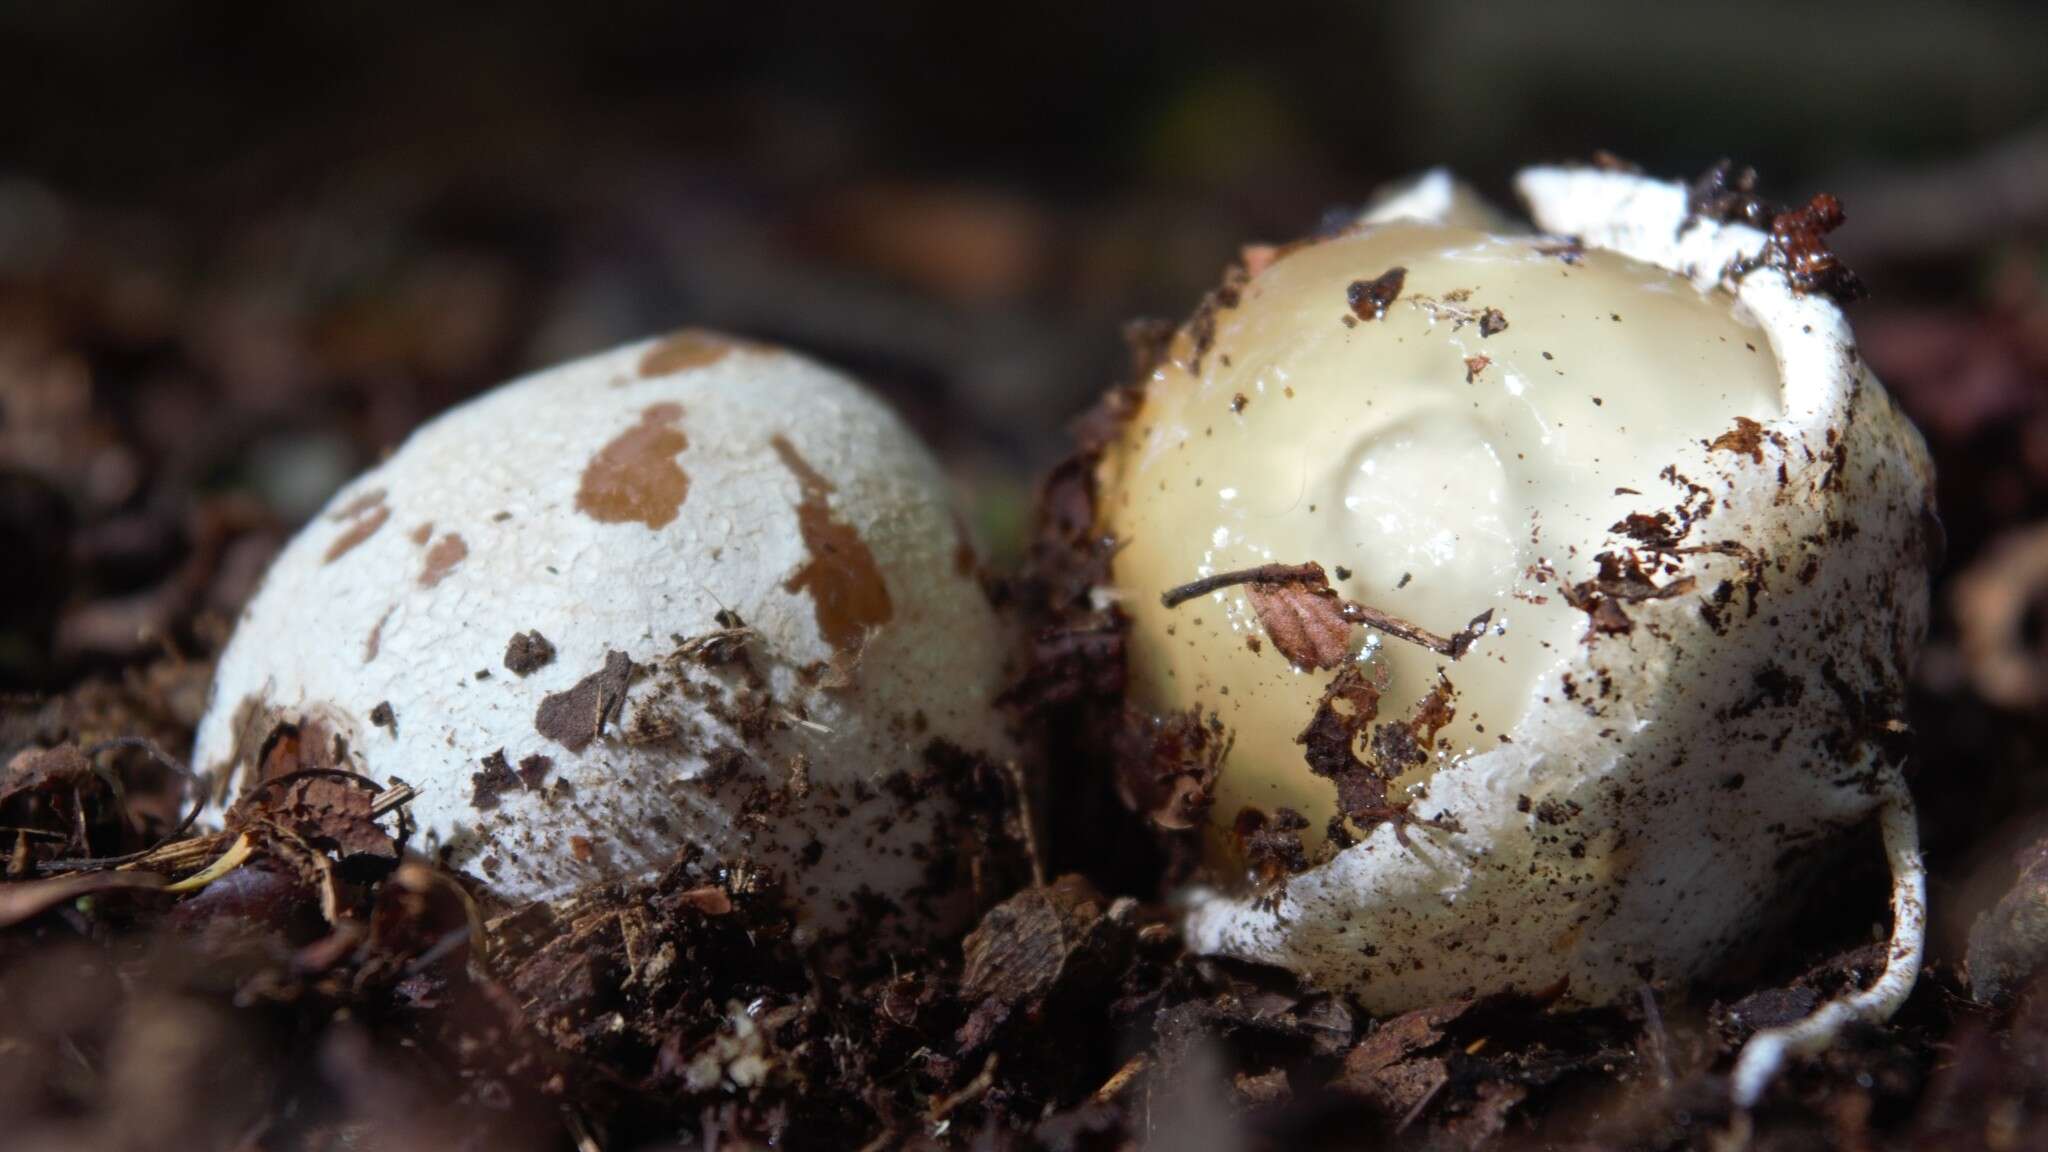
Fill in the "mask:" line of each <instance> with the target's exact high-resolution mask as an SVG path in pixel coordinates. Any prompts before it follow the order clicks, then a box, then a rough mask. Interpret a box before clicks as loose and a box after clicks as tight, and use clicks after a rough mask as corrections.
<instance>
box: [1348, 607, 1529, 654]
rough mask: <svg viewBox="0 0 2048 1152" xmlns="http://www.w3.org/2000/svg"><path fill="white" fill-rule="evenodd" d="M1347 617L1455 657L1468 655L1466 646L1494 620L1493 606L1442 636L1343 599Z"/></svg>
mask: <svg viewBox="0 0 2048 1152" xmlns="http://www.w3.org/2000/svg"><path fill="white" fill-rule="evenodd" d="M1344 618H1345V619H1346V620H1349V621H1351V622H1352V623H1354V624H1363V625H1365V626H1366V627H1368V628H1377V629H1379V630H1380V631H1382V632H1385V633H1386V634H1387V635H1389V636H1392V637H1394V638H1395V639H1397V640H1406V641H1408V642H1409V643H1410V644H1420V645H1421V646H1422V647H1424V648H1427V649H1429V650H1430V651H1431V652H1435V653H1437V654H1438V655H1440V656H1448V657H1450V658H1451V659H1453V660H1456V659H1458V658H1459V657H1461V656H1463V655H1464V654H1465V650H1466V649H1468V648H1470V647H1472V642H1473V641H1474V640H1477V639H1479V638H1480V637H1481V636H1484V635H1486V626H1487V624H1489V623H1491V622H1492V620H1493V609H1491V608H1488V609H1487V610H1486V611H1484V612H1481V613H1480V614H1479V615H1477V616H1474V617H1473V618H1472V621H1471V623H1469V624H1466V625H1465V626H1464V627H1463V628H1461V629H1459V630H1458V632H1457V633H1456V634H1455V635H1451V636H1439V635H1437V634H1436V633H1434V632H1431V631H1430V630H1429V629H1427V628H1424V627H1421V626H1420V625H1416V624H1410V623H1409V622H1407V621H1406V620H1403V619H1401V618H1400V617H1398V616H1389V615H1388V614H1387V613H1385V612H1382V611H1380V610H1379V609H1377V608H1372V607H1368V606H1367V605H1364V604H1360V603H1358V602H1357V601H1355V600H1346V601H1344Z"/></svg>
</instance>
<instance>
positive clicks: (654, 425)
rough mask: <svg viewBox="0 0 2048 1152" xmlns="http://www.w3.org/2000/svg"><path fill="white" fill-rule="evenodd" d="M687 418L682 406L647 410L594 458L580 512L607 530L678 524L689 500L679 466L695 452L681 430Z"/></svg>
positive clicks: (579, 498)
mask: <svg viewBox="0 0 2048 1152" xmlns="http://www.w3.org/2000/svg"><path fill="white" fill-rule="evenodd" d="M649 355H652V353H649ZM682 418H683V406H682V405H680V404H650V405H648V407H647V409H646V411H644V412H642V413H641V414H640V422H639V423H638V424H635V425H634V426H633V427H631V428H628V429H626V430H625V431H624V432H621V433H619V434H618V435H617V436H615V437H613V438H612V439H611V441H610V442H609V443H607V444H606V445H605V446H604V447H603V448H600V449H598V452H597V455H595V456H593V457H591V458H590V463H589V464H588V465H587V466H585V467H584V469H583V480H582V482H581V483H580V484H579V485H577V488H576V510H577V511H579V512H581V513H583V514H584V515H586V516H588V517H590V518H591V519H592V520H596V521H598V522H599V523H602V524H625V523H629V522H637V523H640V524H645V525H647V526H648V527H649V528H660V527H662V526H663V525H666V524H668V523H669V522H670V521H672V520H674V519H675V518H676V512H677V511H678V510H679V509H681V508H682V506H683V500H684V499H685V498H687V497H688V496H689V494H690V477H689V474H688V473H686V472H684V471H683V469H682V466H681V465H679V464H677V463H676V461H675V457H676V455H677V453H680V452H681V451H682V450H683V449H685V448H688V447H689V446H690V439H689V437H687V436H685V435H684V434H683V430H682V429H681V428H678V427H676V424H677V423H678V422H679V421H681V420H682Z"/></svg>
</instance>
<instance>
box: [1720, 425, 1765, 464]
mask: <svg viewBox="0 0 2048 1152" xmlns="http://www.w3.org/2000/svg"><path fill="white" fill-rule="evenodd" d="M1707 450H1708V451H1710V452H1733V453H1735V454H1736V455H1737V456H1747V457H1749V458H1750V460H1751V461H1753V462H1755V463H1758V464H1761V463H1763V462H1764V426H1763V425H1761V424H1759V423H1757V422H1756V421H1754V420H1751V419H1750V418H1749V417H1747V416H1737V417H1736V418H1735V427H1734V428H1732V429H1730V430H1729V431H1727V432H1723V433H1721V434H1720V435H1719V436H1717V437H1715V438H1714V442H1713V443H1711V444H1709V445H1707Z"/></svg>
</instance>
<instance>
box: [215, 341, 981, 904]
mask: <svg viewBox="0 0 2048 1152" xmlns="http://www.w3.org/2000/svg"><path fill="white" fill-rule="evenodd" d="M963 532H964V527H963V525H962V522H961V521H960V519H959V518H958V517H957V516H956V515H955V514H954V511H953V509H952V507H951V504H950V502H949V500H948V497H947V495H946V484H945V481H944V478H943V476H942V475H941V473H940V471H939V469H938V467H937V465H936V464H935V462H934V461H933V459H932V457H931V455H930V454H929V453H928V452H927V451H926V449H925V448H924V447H923V446H922V445H921V444H920V443H918V441H917V440H916V438H915V437H914V436H913V435H912V433H911V432H910V431H909V430H908V429H907V428H906V427H905V426H904V425H903V424H902V422H901V421H900V420H898V419H897V418H896V417H895V416H894V415H893V414H892V413H891V412H889V411H888V409H887V408H886V407H885V406H884V405H883V404H882V403H881V402H880V401H879V400H878V399H876V398H875V397H874V396H872V395H871V394H869V393H868V392H866V391H865V390H863V389H862V388H861V387H860V386H859V385H858V384H856V383H854V382H853V381H852V380H849V379H847V378H846V377H844V376H842V375H840V374H838V373H836V372H834V371H831V370H830V369H827V368H825V367H823V366H821V365H819V364H817V363H815V362H813V361H810V360H807V359H805V358H803V357H801V356H797V355H794V354H792V353H789V352H787V351H783V350H780V349H776V348H770V347H764V346H760V345H756V344H752V343H747V342H744V341H739V340H734V339H730V338H726V337H721V336H718V335H715V334H711V333H707V332H701V331H688V332H684V333H681V334H678V335H675V336H672V337H669V338H667V339H665V340H661V341H656V342H650V343H646V344H639V345H634V346H630V347H625V348H620V349H617V350H615V351H612V352H608V353H605V354H602V355H598V356H593V357H591V358H589V359H585V360H580V361H577V362H575V363H571V364H568V365H565V366H562V367H559V368H555V369H552V370H550V371H545V372H541V373H539V374H537V375H534V376H530V377H527V378H525V379H522V380H518V381H515V382H513V383H510V384H507V385H505V386H503V387H502V388H499V389H497V390H495V391H493V392H490V393H488V394H486V395H484V396H481V397H479V398H477V399H476V400H473V401H471V402H469V403H467V404H465V405H463V406H461V407H459V408H457V409H455V410H453V411H450V412H448V413H447V414H445V415H443V416H441V417H440V418H438V419H436V420H434V421H433V422H431V423H429V424H427V425H425V426H424V427H422V428H420V429H419V430H418V431H417V432H415V433H414V434H413V435H412V437H411V438H410V439H409V440H408V441H407V442H406V443H405V444H404V446H403V447H401V448H400V449H399V450H398V451H397V452H396V453H395V454H393V455H392V456H391V458H390V459H389V460H388V461H386V462H385V463H383V464H382V465H380V466H378V467H377V468H375V469H373V470H372V471H370V472H368V473H366V474H365V475H363V476H361V477H359V478H357V479H356V480H355V481H353V482H352V483H350V484H349V485H347V486H346V487H345V488H344V489H343V490H342V491H341V492H340V493H339V494H338V495H337V496H335V498H334V499H333V501H332V502H331V503H330V504H329V505H328V507H327V508H326V510H325V511H323V512H322V513H321V514H320V515H319V516H318V517H317V518H315V519H314V520H313V522H312V523H310V524H309V525H308V526H307V527H306V528H305V529H304V530H303V531H302V532H301V533H300V534H299V535H298V536H297V538H296V539H294V540H293V541H292V542H291V544H290V545H289V546H288V547H287V548H286V549H285V551H284V552H283V554H282V555H281V556H280V557H279V558H278V560H277V562H276V564H275V565H274V567H273V568H272V569H271V571H270V573H269V575H268V576H267V577H266V579H265V581H264V583H263V586H262V588H261V589H260V591H259V592H258V594H257V595H256V597H255V599H254V600H253V601H252V602H251V603H250V605H249V607H248V609H247V611H246V612H245V613H244V615H243V617H242V618H241V620H240V622H239V624H238V626H237V627H236V629H235V632H234V636H233V638H232V640H231V642H230V644H229V645H228V648H227V651H226V653H225V654H224V656H223V657H222V659H221V663H220V668H219V672H218V675H217V677H216V680H215V684H214V690H213V699H212V702H211V706H210V708H209V711H208V713H207V715H206V717H205V720H204V722H203V723H202V725H201V727H200V730H199V737H198V746H197V749H196V752H195V757H194V763H195V765H196V766H197V767H198V768H199V769H201V770H202V771H203V772H205V773H206V774H207V779H208V780H209V786H210V787H211V788H212V789H213V790H214V796H215V800H216V801H217V802H219V803H225V802H227V801H229V800H231V799H232V798H233V796H234V795H235V794H236V793H237V792H238V791H239V790H242V789H246V788H247V787H249V786H250V785H251V784H252V783H254V782H256V781H257V780H258V779H259V777H260V774H261V773H262V772H263V770H264V769H263V765H262V764H261V763H260V760H261V754H262V745H263V743H264V741H265V740H266V739H267V738H268V737H269V734H270V733H272V732H274V731H276V730H277V725H278V724H279V723H285V724H290V725H293V726H295V727H296V730H297V732H298V744H299V746H300V747H302V748H304V749H307V750H308V751H309V752H310V753H311V758H312V760H313V762H316V763H331V764H333V765H335V766H339V767H344V768H349V769H353V770H355V771H358V772H362V773H365V774H367V775H369V776H371V777H374V778H376V779H378V780H379V781H382V780H384V779H386V778H387V777H397V778H399V779H401V780H403V781H404V782H406V783H409V784H411V785H412V786H414V787H415V788H417V789H418V797H417V799H415V800H414V801H413V803H412V805H411V814H412V816H413V817H414V819H416V820H417V822H418V825H419V832H420V840H419V842H420V843H421V844H422V845H423V846H424V847H425V849H426V850H428V851H429V852H431V853H434V854H436V855H438V856H439V857H441V858H443V859H445V860H446V861H447V862H448V863H450V864H452V865H454V866H457V867H460V868H463V869H466V870H468V871H470V872H472V873H473V874H475V875H476V876H478V877H480V878H481V879H482V880H483V881H484V882H485V883H486V885H487V886H488V888H489V890H490V891H491V892H492V893H493V894H495V895H496V896H498V897H499V898H501V899H503V900H505V901H507V902H520V901H526V900H534V899H546V898H553V897H559V896H562V895H565V894H567V893H569V892H571V891H572V890H574V889H576V888H578V887H579V886H581V885H584V884H586V883H589V882H593V881H601V880H611V879H630V878H637V877H642V876H646V875H648V874H650V873H653V872H656V871H658V870H660V869H662V868H663V867H665V866H666V865H668V864H669V863H670V862H671V861H673V860H675V859H676V858H677V857H678V855H679V853H683V852H685V851H687V850H694V851H696V852H698V853H700V854H701V859H702V864H703V867H704V869H705V872H706V875H707V877H708V878H718V877H719V876H721V875H726V874H725V873H720V872H718V871H717V870H719V869H732V870H743V871H744V872H745V873H746V874H751V875H756V876H763V877H765V876H769V875H773V876H777V877H779V878H780V879H781V881H782V883H783V884H784V886H785V890H786V892H787V893H788V894H789V895H791V896H792V897H794V898H795V901H796V903H797V905H798V906H799V908H800V909H801V910H802V913H803V915H804V917H805V919H806V922H807V923H809V924H810V925H811V926H812V927H813V928H814V929H815V930H816V931H819V932H821V933H836V932H839V931H841V930H844V929H846V928H848V927H850V926H853V925H856V924H859V925H864V926H876V927H882V928H891V929H896V930H900V931H903V932H924V931H935V930H943V929H946V928H950V927H953V926H956V925H957V924H958V923H959V922H960V919H961V917H962V916H964V915H965V914H966V912H967V904H966V901H965V900H964V898H963V889H964V887H965V883H966V882H965V879H964V876H963V873H964V872H965V870H966V869H965V867H964V864H963V861H964V859H965V858H964V856H963V855H962V845H961V843H960V842H959V841H960V839H961V837H963V836H966V835H968V833H967V832H966V831H965V830H964V826H963V824H962V822H961V821H960V820H959V819H957V816H958V812H957V810H956V806H955V804H954V801H953V800H952V798H951V797H952V796H953V795H954V794H955V793H954V790H953V786H954V785H957V784H959V783H961V782H962V781H961V776H962V774H963V773H965V772H967V771H968V770H969V769H968V765H969V764H971V763H972V762H973V758H983V760H984V762H989V761H1000V760H1002V759H1003V758H1006V757H1008V756H1010V755H1011V745H1010V743H1009V741H1008V739H1007V736H1006V734H1005V732H1004V730H1003V728H1002V725H1001V723H1000V721H999V720H998V718H997V711H996V709H995V708H994V707H993V701H994V697H995V696H996V694H997V692H998V691H999V689H1000V687H1001V682H1002V676H1003V667H1004V662H1005V654H1006V651H1007V649H1008V640H1007V638H1006V636H1005V633H1004V630H1003V628H1002V626H1001V623H1000V621H999V619H998V617H997V615H996V613H995V612H994V611H993V609H992V608H991V606H990V603H989V601H988V599H987V597H986V596H985V594H984V590H983V587H982V584H981V582H980V581H979V579H978V575H977V565H976V562H975V558H974V553H973V550H972V547H971V545H970V543H969V541H968V540H967V539H966V537H965V536H964V535H963ZM728 878H729V876H728Z"/></svg>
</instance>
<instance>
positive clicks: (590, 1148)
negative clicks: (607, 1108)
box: [562, 1108, 604, 1152]
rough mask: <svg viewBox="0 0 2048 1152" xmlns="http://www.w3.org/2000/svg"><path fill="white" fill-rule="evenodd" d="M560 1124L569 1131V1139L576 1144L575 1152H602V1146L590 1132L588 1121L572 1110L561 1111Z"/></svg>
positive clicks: (594, 1134)
mask: <svg viewBox="0 0 2048 1152" xmlns="http://www.w3.org/2000/svg"><path fill="white" fill-rule="evenodd" d="M562 1123H563V1125H564V1126H566V1127H567V1128H568V1129H569V1138H570V1139H571V1140H574V1141H575V1142H576V1152H604V1144H603V1143H601V1142H600V1141H599V1140H598V1138H597V1135H596V1133H594V1132H592V1131H591V1130H590V1121H588V1120H585V1119H584V1118H583V1115H582V1114H581V1113H579V1112H577V1111H576V1110H575V1109H574V1108H564V1109H562Z"/></svg>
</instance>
